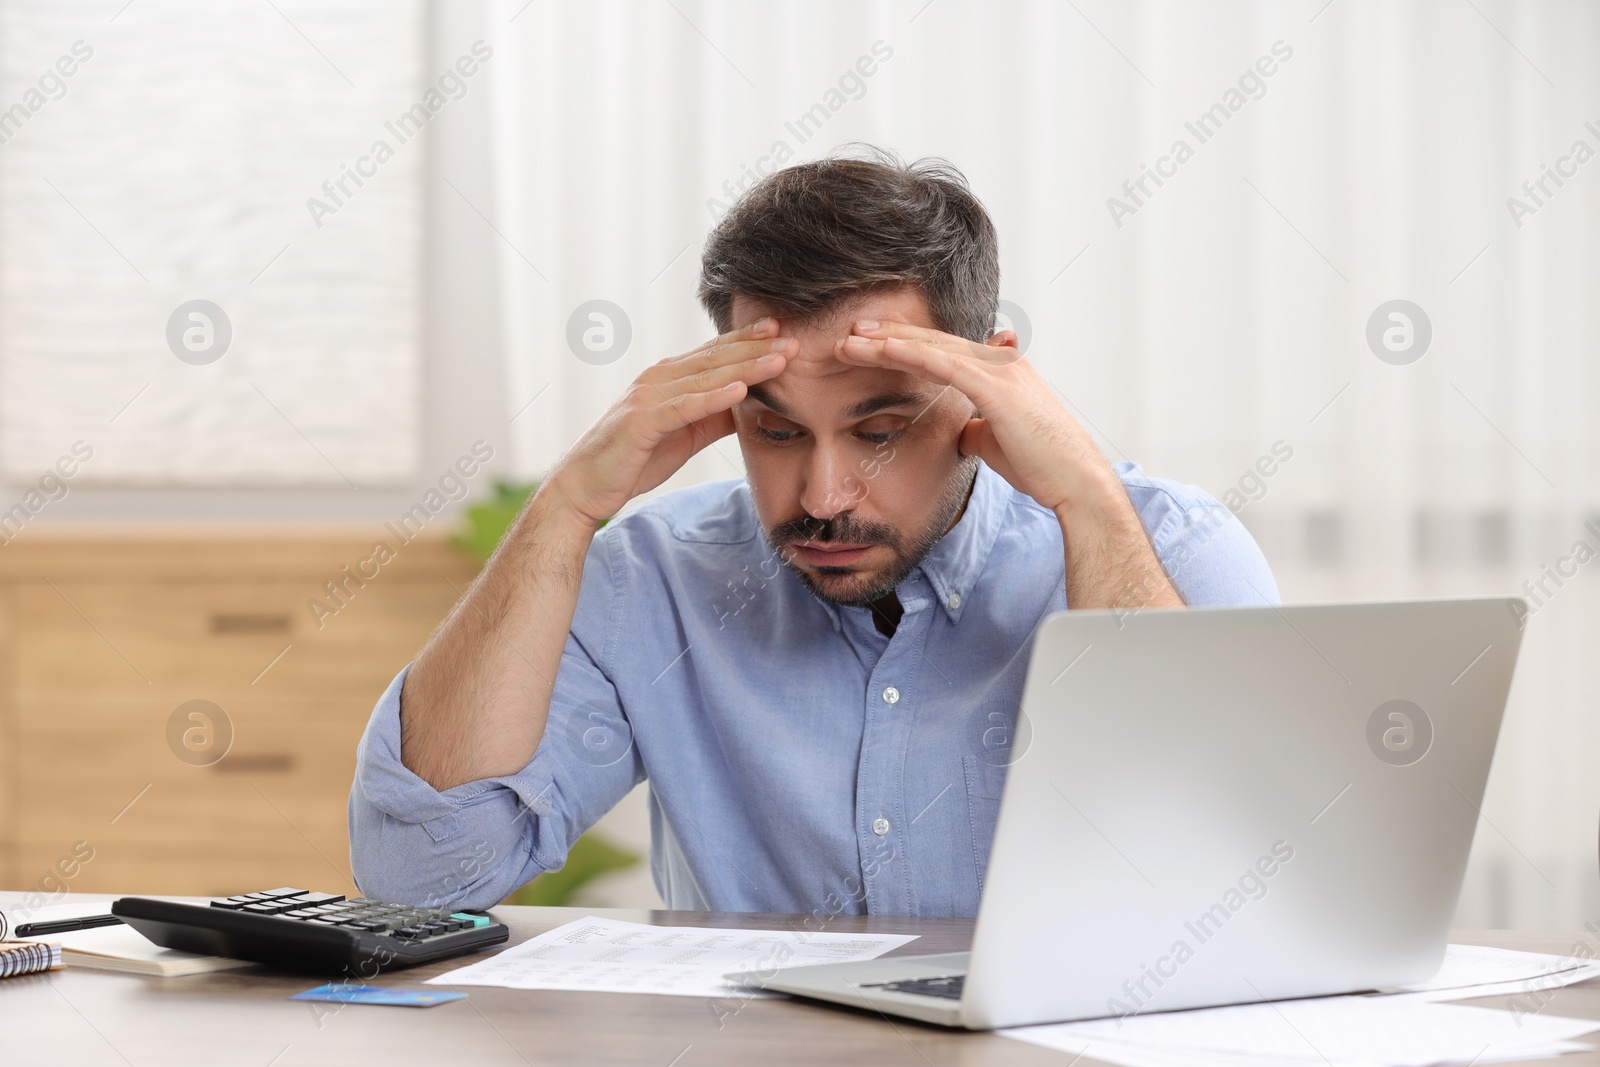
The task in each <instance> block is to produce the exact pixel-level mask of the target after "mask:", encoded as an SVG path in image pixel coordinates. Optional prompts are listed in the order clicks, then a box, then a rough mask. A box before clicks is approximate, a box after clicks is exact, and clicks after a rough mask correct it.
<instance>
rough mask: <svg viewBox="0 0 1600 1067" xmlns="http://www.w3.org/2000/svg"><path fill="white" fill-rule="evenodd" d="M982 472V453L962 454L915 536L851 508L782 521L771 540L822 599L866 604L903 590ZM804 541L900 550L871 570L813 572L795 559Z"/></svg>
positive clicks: (780, 555)
mask: <svg viewBox="0 0 1600 1067" xmlns="http://www.w3.org/2000/svg"><path fill="white" fill-rule="evenodd" d="M977 474H978V457H976V456H964V457H962V459H961V461H960V462H959V463H958V464H957V465H956V469H955V470H954V471H953V472H952V473H951V475H950V480H949V481H948V482H947V483H946V484H945V487H944V492H942V493H941V494H940V495H939V501H938V503H937V504H936V505H935V507H934V513H933V516H932V517H931V518H930V519H929V520H928V522H927V524H926V525H924V526H923V527H922V529H920V530H918V531H916V532H915V533H914V534H911V535H907V534H905V533H903V532H902V531H900V530H899V529H897V528H896V527H894V526H891V525H889V524H888V523H886V522H874V521H872V520H870V519H859V518H857V517H856V515H855V513H854V512H850V511H846V512H841V513H840V514H838V515H836V516H834V517H833V518H831V519H818V518H814V517H812V516H810V515H803V516H801V517H800V518H797V519H789V520H788V521H786V522H781V523H779V524H778V525H776V526H774V527H773V528H772V529H771V530H767V531H765V535H766V539H767V544H768V545H770V546H771V547H772V550H773V551H774V552H776V553H777V554H778V558H779V559H781V560H783V563H784V566H786V567H788V568H789V569H790V570H791V571H793V572H794V574H795V577H797V578H799V579H800V581H801V583H802V584H803V585H804V586H805V587H806V588H807V589H809V590H810V591H811V594H812V595H813V596H815V597H816V598H817V599H819V600H825V601H827V602H828V603H830V604H840V605H844V606H848V607H866V606H867V605H869V604H872V603H873V602H875V601H878V600H882V599H884V598H885V597H887V596H889V595H890V594H891V593H893V592H894V591H895V590H896V589H897V588H899V586H900V583H901V582H903V581H905V580H906V576H907V575H909V574H910V573H911V572H912V571H913V570H915V569H916V568H917V565H918V564H920V563H921V562H922V561H923V560H924V559H926V558H927V555H928V553H929V552H932V551H933V546H934V545H936V544H938V543H939V541H940V539H941V538H943V537H944V535H945V534H946V533H947V532H948V531H949V529H950V527H951V525H952V524H953V523H954V522H955V518H956V516H957V515H959V514H960V513H961V509H962V507H964V506H965V505H966V502H967V494H968V493H969V492H970V491H971V489H972V483H973V479H975V478H976V477H977ZM798 541H820V542H824V543H826V542H829V541H839V542H843V543H844V544H849V545H883V546H885V547H886V548H888V549H889V550H890V551H891V552H893V553H894V558H893V559H892V560H890V561H889V563H888V564H886V565H885V566H883V567H880V568H878V569H877V570H876V571H871V572H867V573H861V572H859V571H857V570H856V569H855V568H854V567H816V568H813V569H814V571H815V573H812V572H811V571H807V570H804V569H802V568H801V567H799V566H797V565H796V564H795V562H794V550H793V549H792V548H790V547H789V546H790V545H792V544H794V543H795V542H798Z"/></svg>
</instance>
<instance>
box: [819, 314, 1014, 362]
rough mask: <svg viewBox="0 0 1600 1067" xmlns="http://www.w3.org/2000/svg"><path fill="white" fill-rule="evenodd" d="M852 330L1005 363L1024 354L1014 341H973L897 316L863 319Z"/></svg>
mask: <svg viewBox="0 0 1600 1067" xmlns="http://www.w3.org/2000/svg"><path fill="white" fill-rule="evenodd" d="M850 333H851V336H853V337H869V338H872V339H874V340H880V341H882V340H887V339H889V338H891V337H897V338H900V339H902V340H906V341H920V342H922V343H923V344H929V345H933V346H934V347H936V348H942V349H944V350H946V351H948V352H961V353H964V354H966V355H968V356H971V357H972V358H973V359H978V360H981V361H983V362H985V363H995V364H1001V365H1004V364H1007V363H1014V362H1016V360H1018V359H1019V358H1021V355H1022V353H1021V352H1020V351H1018V350H1017V348H1016V347H1015V345H1014V344H997V343H994V342H993V341H991V342H990V343H987V344H984V343H980V342H978V341H970V340H968V339H967V338H965V337H958V336H956V335H955V334H953V333H945V332H944V331H943V330H935V329H931V328H929V327H926V326H913V325H911V324H910V323H909V322H895V321H893V320H885V321H882V322H878V321H875V320H871V319H862V320H859V321H857V322H856V323H855V324H854V325H852V326H851V328H850ZM996 336H997V337H1003V338H1004V339H1005V340H1006V341H1014V340H1015V338H1016V335H1015V334H1014V333H1008V332H1007V331H1000V332H999V333H997V334H996Z"/></svg>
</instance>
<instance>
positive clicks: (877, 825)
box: [872, 818, 889, 837]
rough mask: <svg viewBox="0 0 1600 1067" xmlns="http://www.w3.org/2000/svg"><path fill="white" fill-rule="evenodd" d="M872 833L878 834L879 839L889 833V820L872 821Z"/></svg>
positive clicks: (878, 819)
mask: <svg viewBox="0 0 1600 1067" xmlns="http://www.w3.org/2000/svg"><path fill="white" fill-rule="evenodd" d="M872 832H873V833H875V834H877V835H878V836H879V837H882V836H883V835H884V834H886V833H888V832H889V820H888V819H884V818H877V819H873V820H872Z"/></svg>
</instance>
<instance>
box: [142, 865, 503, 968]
mask: <svg viewBox="0 0 1600 1067" xmlns="http://www.w3.org/2000/svg"><path fill="white" fill-rule="evenodd" d="M111 914H113V915H115V916H117V917H118V918H119V919H121V920H122V921H123V922H125V923H127V924H128V925H129V926H131V927H133V928H134V929H135V930H137V931H139V932H140V933H141V934H143V935H144V936H145V937H147V938H149V939H150V940H151V941H153V942H155V943H156V944H158V945H161V946H163V947H164V948H175V949H180V950H182V951H184V952H198V953H200V954H202V955H206V956H226V957H228V958H230V959H236V960H253V961H254V962H256V963H270V964H273V965H274V966H277V967H284V968H288V969H290V970H295V971H304V972H307V973H312V974H325V975H336V974H337V975H345V976H347V977H351V978H356V979H361V978H370V977H372V976H373V975H375V974H377V973H378V972H379V971H386V970H391V969H393V968H396V967H412V966H415V965H416V964H419V963H431V962H433V961H434V960H443V959H449V958H450V957H452V956H460V955H462V954H464V953H467V952H475V951H477V950H478V949H481V948H486V947H488V946H490V945H498V944H502V943H504V942H505V940H506V939H507V938H508V937H510V936H511V931H510V930H509V929H507V928H506V926H505V925H504V924H503V923H497V922H495V921H494V920H492V919H490V918H489V917H488V916H486V915H478V914H475V913H473V912H467V911H456V912H450V911H442V910H440V909H438V908H419V907H412V906H410V905H407V904H388V903H385V902H384V901H381V900H372V899H369V898H367V897H343V896H340V895H339V894H338V893H315V892H307V891H306V890H304V889H293V888H290V887H288V886H285V887H283V888H281V889H268V890H264V891H262V892H259V893H245V894H242V895H240V896H236V897H222V898H219V899H216V900H213V901H211V903H210V904H178V903H174V902H173V901H170V900H153V899H151V898H149V897H122V898H121V899H120V900H117V901H115V902H113V903H112V905H111Z"/></svg>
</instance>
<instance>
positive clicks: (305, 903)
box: [292, 893, 344, 908]
mask: <svg viewBox="0 0 1600 1067" xmlns="http://www.w3.org/2000/svg"><path fill="white" fill-rule="evenodd" d="M343 899H344V897H342V896H340V895H339V894H338V893H301V894H300V895H299V896H296V897H293V898H292V902H293V903H295V904H299V905H300V906H301V907H304V908H315V907H320V906H321V905H323V904H337V903H338V902H339V901H341V900H343Z"/></svg>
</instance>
